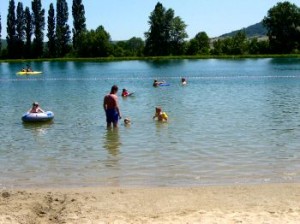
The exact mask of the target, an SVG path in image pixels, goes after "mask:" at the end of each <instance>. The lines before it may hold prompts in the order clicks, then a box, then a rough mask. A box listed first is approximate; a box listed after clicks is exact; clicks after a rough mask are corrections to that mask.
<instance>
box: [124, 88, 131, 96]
mask: <svg viewBox="0 0 300 224" xmlns="http://www.w3.org/2000/svg"><path fill="white" fill-rule="evenodd" d="M132 94H133V93H129V92H128V91H127V89H123V91H122V96H123V97H126V96H131V95H132Z"/></svg>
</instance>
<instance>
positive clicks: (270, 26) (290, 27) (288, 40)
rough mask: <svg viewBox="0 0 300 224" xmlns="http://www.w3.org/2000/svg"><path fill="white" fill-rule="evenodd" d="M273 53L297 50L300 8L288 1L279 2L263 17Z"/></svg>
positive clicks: (299, 39)
mask: <svg viewBox="0 0 300 224" xmlns="http://www.w3.org/2000/svg"><path fill="white" fill-rule="evenodd" d="M263 24H264V26H265V27H266V29H267V35H268V37H269V41H270V48H271V50H272V52H274V53H291V52H292V51H293V50H297V49H298V50H299V45H300V44H299V42H300V9H299V8H298V7H297V6H296V5H295V4H292V3H290V2H287V1H286V2H279V3H277V5H276V6H274V7H273V8H271V9H270V10H269V11H268V14H267V16H266V17H265V18H264V19H263Z"/></svg>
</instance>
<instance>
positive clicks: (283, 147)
mask: <svg viewBox="0 0 300 224" xmlns="http://www.w3.org/2000/svg"><path fill="white" fill-rule="evenodd" d="M30 65H31V67H32V68H34V69H35V70H41V71H43V74H42V75H38V76H27V77H26V76H25V77H24V76H17V75H16V72H17V71H18V70H19V69H20V68H22V67H24V66H25V65H24V64H22V63H1V64H0V93H1V97H0V114H1V116H2V119H0V127H1V128H0V136H1V141H0V170H1V173H0V187H17V186H22V187H33V186H34V187H36V186H38V187H49V186H50V187H51V186H54V187H68V186H199V185H218V184H240V183H242V184H243V183H287V182H299V181H300V140H299V139H300V113H299V112H300V107H299V105H300V60H299V59H243V60H173V61H160V62H144V61H126V62H105V63H92V62H91V63H88V62H34V63H31V64H30ZM181 76H185V77H187V80H188V85H187V86H181V85H180V82H179V81H180V77H181ZM155 78H157V79H163V80H166V81H167V82H168V83H170V86H166V87H159V88H153V87H152V82H153V79H155ZM113 84H117V85H118V86H119V88H120V89H122V88H127V89H128V90H129V91H134V92H135V96H134V97H130V98H126V99H122V98H121V97H120V98H119V102H120V107H121V111H122V113H123V117H130V118H131V120H132V125H131V126H130V127H125V126H124V125H123V123H122V122H121V125H120V128H119V129H118V130H107V129H106V123H105V114H104V111H103V108H102V100H103V97H104V95H105V94H107V93H108V92H109V90H110V87H111V86H112V85H113ZM119 94H120V93H119ZM33 101H38V102H40V104H41V106H42V108H43V109H45V110H51V111H53V112H54V113H55V118H54V122H53V123H50V124H42V125H41V124H39V125H37V124H35V125H29V124H24V123H22V121H21V116H22V114H23V113H24V112H26V111H27V110H28V109H29V108H30V106H31V103H32V102H33ZM156 105H160V106H162V107H163V109H164V110H165V111H166V112H167V113H168V115H169V119H170V120H169V122H168V123H158V122H155V121H153V120H152V116H153V115H154V108H155V106H156Z"/></svg>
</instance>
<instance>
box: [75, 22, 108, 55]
mask: <svg viewBox="0 0 300 224" xmlns="http://www.w3.org/2000/svg"><path fill="white" fill-rule="evenodd" d="M81 36H82V37H81V40H82V43H81V44H80V45H78V56H80V57H107V56H109V55H110V53H111V48H112V47H111V43H110V35H109V33H108V32H106V31H105V29H104V27H103V26H99V27H98V28H97V29H96V30H91V31H86V32H84V33H82V34H81Z"/></svg>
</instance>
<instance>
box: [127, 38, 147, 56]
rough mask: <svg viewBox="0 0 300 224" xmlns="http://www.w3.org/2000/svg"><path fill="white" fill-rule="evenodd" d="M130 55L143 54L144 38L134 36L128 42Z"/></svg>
mask: <svg viewBox="0 0 300 224" xmlns="http://www.w3.org/2000/svg"><path fill="white" fill-rule="evenodd" d="M126 45H127V50H128V52H129V56H143V52H144V48H145V43H144V41H143V40H142V38H138V37H132V38H130V39H129V40H128V41H127V42H126Z"/></svg>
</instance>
